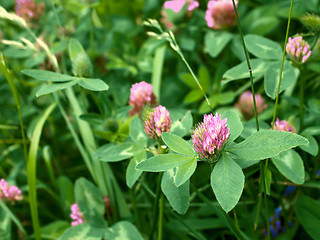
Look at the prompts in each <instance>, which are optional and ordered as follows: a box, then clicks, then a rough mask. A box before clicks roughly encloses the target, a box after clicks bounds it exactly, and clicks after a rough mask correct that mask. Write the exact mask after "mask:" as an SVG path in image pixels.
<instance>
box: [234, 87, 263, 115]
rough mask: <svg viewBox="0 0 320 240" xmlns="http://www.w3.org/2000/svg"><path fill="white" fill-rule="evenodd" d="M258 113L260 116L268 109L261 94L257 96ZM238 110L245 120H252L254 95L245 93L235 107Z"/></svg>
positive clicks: (248, 92)
mask: <svg viewBox="0 0 320 240" xmlns="http://www.w3.org/2000/svg"><path fill="white" fill-rule="evenodd" d="M255 99H256V106H257V113H258V115H259V114H260V113H261V112H262V111H263V110H264V109H265V108H267V106H268V105H267V104H266V103H265V102H264V99H263V97H262V96H261V95H260V94H257V93H256V94H255ZM235 107H236V108H238V109H239V110H240V111H241V112H242V114H243V116H244V117H245V119H250V118H252V117H253V116H254V105H253V95H252V92H250V91H245V92H244V93H242V94H241V96H240V98H239V100H238V102H237V103H236V105H235Z"/></svg>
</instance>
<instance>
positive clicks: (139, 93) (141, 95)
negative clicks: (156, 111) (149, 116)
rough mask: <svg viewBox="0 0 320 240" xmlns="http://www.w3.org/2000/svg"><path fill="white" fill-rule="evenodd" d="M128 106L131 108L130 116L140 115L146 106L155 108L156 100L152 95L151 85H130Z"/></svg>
mask: <svg viewBox="0 0 320 240" xmlns="http://www.w3.org/2000/svg"><path fill="white" fill-rule="evenodd" d="M130 91H131V94H130V100H129V105H131V106H133V108H132V109H131V110H130V112H129V114H130V116H132V115H134V114H140V113H141V111H142V109H143V108H144V107H145V106H146V105H150V106H155V105H156V104H157V98H156V96H155V95H154V93H153V90H152V85H151V84H149V83H146V82H144V81H143V82H139V83H135V84H133V85H132V87H131V89H130Z"/></svg>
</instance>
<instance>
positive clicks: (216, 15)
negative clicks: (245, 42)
mask: <svg viewBox="0 0 320 240" xmlns="http://www.w3.org/2000/svg"><path fill="white" fill-rule="evenodd" d="M235 4H236V6H237V5H238V1H237V0H235ZM206 21H207V25H208V27H210V28H212V29H222V28H227V27H229V26H233V25H236V15H235V13H234V9H233V3H232V0H210V1H209V2H208V8H207V11H206Z"/></svg>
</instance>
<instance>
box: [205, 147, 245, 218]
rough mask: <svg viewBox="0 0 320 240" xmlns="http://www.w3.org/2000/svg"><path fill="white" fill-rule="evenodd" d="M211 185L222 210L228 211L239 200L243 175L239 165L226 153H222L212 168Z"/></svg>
mask: <svg viewBox="0 0 320 240" xmlns="http://www.w3.org/2000/svg"><path fill="white" fill-rule="evenodd" d="M211 187H212V190H213V192H214V194H215V196H216V198H217V200H218V202H219V204H220V205H221V207H222V208H223V210H224V211H226V212H229V211H230V210H231V209H233V208H234V207H235V206H236V205H237V203H238V202H239V199H240V197H241V194H242V190H243V187H244V175H243V172H242V169H241V168H240V167H239V165H238V164H236V163H235V161H233V159H232V158H231V157H230V156H229V155H228V154H227V153H223V154H222V157H221V158H220V159H219V160H218V162H217V164H216V165H215V166H214V168H213V171H212V173H211Z"/></svg>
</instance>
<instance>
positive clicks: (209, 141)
mask: <svg viewBox="0 0 320 240" xmlns="http://www.w3.org/2000/svg"><path fill="white" fill-rule="evenodd" d="M226 123H227V119H226V118H225V119H223V120H221V115H220V114H219V115H218V113H216V115H215V116H213V115H212V113H210V114H209V115H204V117H203V122H202V123H200V124H199V125H198V127H197V128H196V129H195V130H194V132H193V135H192V142H193V145H194V149H195V150H196V152H197V153H198V154H199V156H200V157H201V158H202V159H208V160H211V159H213V158H214V157H215V156H216V152H217V151H220V150H221V149H222V147H223V144H224V143H225V142H227V140H228V138H229V136H230V133H229V132H230V129H229V128H228V127H227V124H226Z"/></svg>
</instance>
